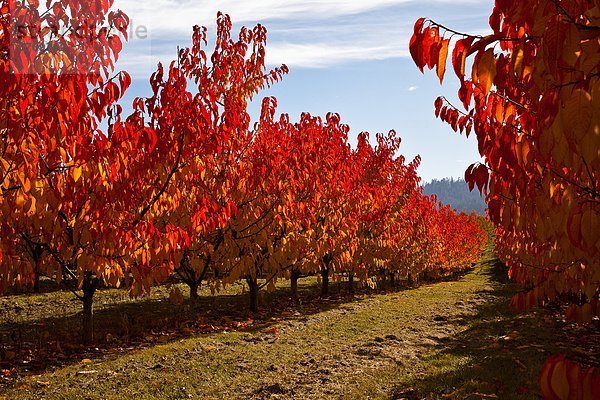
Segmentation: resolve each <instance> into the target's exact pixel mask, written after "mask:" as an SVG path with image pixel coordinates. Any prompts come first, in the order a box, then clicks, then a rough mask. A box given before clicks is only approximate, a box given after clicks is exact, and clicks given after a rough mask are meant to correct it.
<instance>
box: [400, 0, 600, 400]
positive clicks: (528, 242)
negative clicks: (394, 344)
mask: <svg viewBox="0 0 600 400" xmlns="http://www.w3.org/2000/svg"><path fill="white" fill-rule="evenodd" d="M489 22H490V28H491V30H492V33H490V34H489V35H485V36H474V35H468V34H463V33H459V32H456V31H453V30H451V29H448V28H446V27H444V26H443V25H440V24H438V23H436V22H433V21H430V20H426V19H423V18H421V19H419V20H418V21H417V22H416V24H415V32H414V35H413V37H412V39H411V43H410V51H411V54H412V56H413V59H414V61H415V63H416V64H417V66H418V67H419V68H420V69H421V70H423V69H424V68H425V67H428V68H430V69H432V68H434V67H435V68H436V71H437V74H438V76H439V79H440V81H442V79H443V77H444V73H445V70H446V59H447V58H448V54H449V44H450V42H451V40H452V42H453V44H454V46H453V50H452V52H451V60H452V67H453V69H454V72H455V73H456V75H457V76H458V78H459V80H460V89H459V93H458V95H459V99H460V101H461V102H462V106H463V107H464V111H461V110H459V109H458V108H456V107H454V106H452V105H451V104H450V103H449V102H448V101H447V100H446V99H444V98H439V99H438V100H437V101H436V115H438V116H439V117H440V118H441V119H442V120H444V121H446V122H448V123H449V124H451V125H452V127H453V129H454V130H460V131H461V132H465V133H466V135H467V136H468V135H469V134H470V133H471V131H474V133H475V135H476V137H477V141H478V144H479V152H480V154H481V155H482V156H483V157H484V159H485V164H479V165H473V166H471V167H469V169H468V170H467V172H466V179H467V181H468V182H470V185H471V187H472V188H473V186H474V185H476V186H477V187H478V188H479V189H480V190H486V192H487V202H488V207H489V215H490V218H491V220H492V221H493V222H494V224H495V225H496V226H497V230H496V244H497V246H496V247H497V249H498V252H499V255H500V257H502V259H504V260H505V261H506V263H507V264H508V266H509V268H510V269H509V274H510V276H511V277H512V278H513V279H515V280H516V281H518V282H519V283H521V284H522V285H523V287H524V289H525V290H524V292H523V293H521V294H519V295H517V296H515V298H514V299H513V305H514V306H515V307H516V308H517V309H519V310H526V309H528V308H530V307H532V306H536V305H544V304H547V303H550V302H557V301H562V302H567V303H568V304H569V307H568V308H567V317H568V318H569V319H573V320H576V321H579V322H590V321H591V320H592V318H594V316H598V315H599V314H600V308H599V307H598V304H599V301H598V300H599V299H598V297H599V293H600V262H599V259H600V230H599V229H598V228H597V227H598V225H599V223H600V191H599V188H600V113H598V111H597V110H599V109H600V95H599V91H600V51H599V49H600V42H599V40H600V4H599V3H598V2H597V1H569V2H567V1H560V0H543V1H541V0H540V1H509V0H497V1H496V3H495V7H494V10H493V12H492V15H491V16H490V19H489ZM453 39H456V40H453ZM468 58H471V59H472V68H471V73H470V74H467V71H466V65H468V64H467V62H466V61H467V59H468ZM567 393H568V390H567ZM545 395H547V396H550V395H549V394H547V393H545ZM561 398H562V397H561Z"/></svg>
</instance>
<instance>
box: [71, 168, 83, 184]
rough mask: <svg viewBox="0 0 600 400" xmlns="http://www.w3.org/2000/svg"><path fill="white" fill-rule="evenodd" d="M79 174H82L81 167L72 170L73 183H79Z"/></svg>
mask: <svg viewBox="0 0 600 400" xmlns="http://www.w3.org/2000/svg"><path fill="white" fill-rule="evenodd" d="M81 172H82V168H81V167H74V168H73V179H74V180H75V182H77V181H79V178H81Z"/></svg>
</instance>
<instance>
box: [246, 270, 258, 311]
mask: <svg viewBox="0 0 600 400" xmlns="http://www.w3.org/2000/svg"><path fill="white" fill-rule="evenodd" d="M246 282H248V287H249V288H250V311H251V312H252V313H254V314H256V313H257V312H258V282H257V281H256V278H251V277H248V278H246Z"/></svg>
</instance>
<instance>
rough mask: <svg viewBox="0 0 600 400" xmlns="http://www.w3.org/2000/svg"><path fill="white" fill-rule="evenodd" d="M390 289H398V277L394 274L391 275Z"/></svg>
mask: <svg viewBox="0 0 600 400" xmlns="http://www.w3.org/2000/svg"><path fill="white" fill-rule="evenodd" d="M390 287H391V288H392V289H394V288H396V276H395V275H394V274H391V275H390Z"/></svg>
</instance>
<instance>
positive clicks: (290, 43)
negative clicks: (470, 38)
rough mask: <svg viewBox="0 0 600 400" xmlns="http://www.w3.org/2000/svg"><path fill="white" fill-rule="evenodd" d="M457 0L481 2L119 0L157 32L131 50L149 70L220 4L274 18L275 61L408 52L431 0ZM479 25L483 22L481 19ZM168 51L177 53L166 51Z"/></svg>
mask: <svg viewBox="0 0 600 400" xmlns="http://www.w3.org/2000/svg"><path fill="white" fill-rule="evenodd" d="M457 2H458V3H461V4H463V5H469V4H471V5H473V4H475V5H476V4H478V3H480V2H478V1H477V0H456V1H454V2H451V1H450V0H426V1H421V2H417V1H415V0H369V1H364V0H287V1H280V0H254V1H247V0H221V1H209V0H201V1H197V0H196V1H194V0H156V1H147V2H140V1H137V0H136V1H134V0H117V1H116V7H119V8H121V9H123V10H124V11H125V12H126V13H127V14H128V15H129V16H130V17H131V19H132V23H133V25H134V29H135V27H136V26H143V27H145V28H147V29H148V31H149V33H150V37H149V39H146V40H141V39H135V38H134V39H133V40H132V41H131V42H130V43H129V44H128V46H127V47H126V53H125V54H124V56H126V57H125V58H127V59H129V61H128V63H127V68H128V69H130V70H131V71H132V72H133V73H134V75H135V74H136V72H137V73H139V75H140V76H141V75H145V74H147V72H148V70H149V69H152V68H153V67H154V65H156V62H158V61H163V62H164V61H168V60H170V59H172V58H173V56H174V54H175V48H176V47H177V46H178V45H186V44H187V43H188V42H189V36H190V33H191V27H192V26H193V25H204V26H207V27H208V28H210V29H212V28H213V27H214V24H215V17H216V14H217V12H218V11H222V12H225V13H229V14H230V15H231V16H232V19H233V21H234V23H235V24H236V25H237V26H239V25H242V24H243V25H247V26H250V25H254V24H256V23H263V24H264V25H266V26H267V28H268V29H269V44H268V47H267V60H268V62H269V64H270V65H279V64H283V63H285V64H287V65H289V66H291V67H293V68H294V67H295V68H303V67H304V68H324V67H329V66H332V65H336V64H341V63H347V62H353V61H358V60H384V59H389V58H396V57H405V56H407V55H408V39H409V37H410V34H411V32H412V24H413V22H414V20H415V19H416V18H417V17H418V16H419V14H417V13H418V12H419V11H418V10H422V8H423V6H424V4H423V3H427V4H429V5H430V6H431V5H435V7H432V8H433V9H446V8H447V9H448V10H452V8H453V7H456V3H457ZM417 6H418V7H417ZM421 12H422V11H421ZM446 16H447V17H448V19H447V20H452V19H454V18H464V17H463V16H461V15H459V14H452V13H449V15H446ZM474 28H475V29H479V30H481V27H480V26H476V27H474ZM149 42H150V43H149ZM166 55H170V57H166V58H165V56H166ZM132 59H133V61H132ZM124 65H125V64H124V63H121V64H120V66H124Z"/></svg>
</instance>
